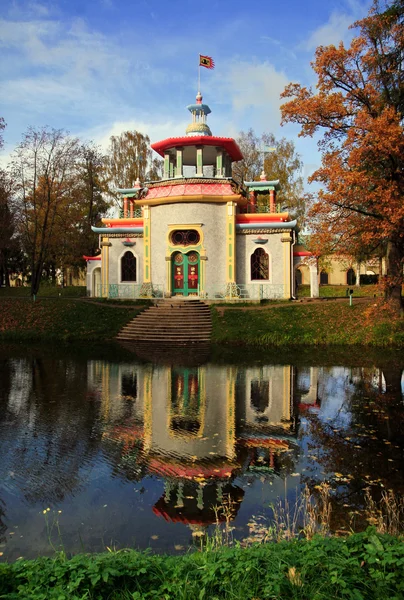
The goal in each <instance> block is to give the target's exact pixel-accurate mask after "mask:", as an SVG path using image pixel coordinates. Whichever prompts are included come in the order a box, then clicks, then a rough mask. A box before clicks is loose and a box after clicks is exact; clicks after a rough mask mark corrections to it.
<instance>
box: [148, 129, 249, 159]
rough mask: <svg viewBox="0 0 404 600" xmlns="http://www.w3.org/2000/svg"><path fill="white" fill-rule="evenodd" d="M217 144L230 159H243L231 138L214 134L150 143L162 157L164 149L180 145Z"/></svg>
mask: <svg viewBox="0 0 404 600" xmlns="http://www.w3.org/2000/svg"><path fill="white" fill-rule="evenodd" d="M196 145H198V146H199V145H201V146H219V147H220V148H224V149H225V150H226V152H227V154H228V155H229V156H230V158H231V159H232V161H238V160H243V158H244V157H243V154H242V152H241V150H240V148H239V147H238V145H237V143H236V142H235V140H233V138H224V137H216V136H214V135H192V136H186V137H176V138H167V139H165V140H161V142H155V143H154V144H151V147H152V148H153V150H155V151H156V152H157V153H158V154H160V156H162V157H164V151H165V150H170V149H171V148H177V147H180V146H196Z"/></svg>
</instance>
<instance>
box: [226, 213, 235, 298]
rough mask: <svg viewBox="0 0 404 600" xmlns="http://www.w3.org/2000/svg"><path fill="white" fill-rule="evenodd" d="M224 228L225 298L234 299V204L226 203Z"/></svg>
mask: <svg viewBox="0 0 404 600" xmlns="http://www.w3.org/2000/svg"><path fill="white" fill-rule="evenodd" d="M226 228H227V231H226V298H235V297H236V296H237V285H236V203H235V202H228V203H227V219H226Z"/></svg>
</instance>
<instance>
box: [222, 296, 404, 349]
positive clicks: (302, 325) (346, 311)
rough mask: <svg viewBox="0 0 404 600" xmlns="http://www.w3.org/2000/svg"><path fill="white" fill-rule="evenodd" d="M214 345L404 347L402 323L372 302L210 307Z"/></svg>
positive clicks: (387, 310) (389, 312)
mask: <svg viewBox="0 0 404 600" xmlns="http://www.w3.org/2000/svg"><path fill="white" fill-rule="evenodd" d="M212 317H213V336H212V341H213V342H217V343H225V344H247V345H259V346H319V345H370V346H375V347H387V346H399V347H403V346H404V319H403V318H400V317H397V316H395V315H394V314H392V313H391V311H390V309H389V308H388V307H387V306H386V305H383V304H379V303H375V302H373V301H370V302H369V303H355V300H353V306H349V301H348V300H347V301H346V302H338V303H337V302H332V301H331V302H320V303H314V302H313V303H308V304H306V303H298V302H297V303H288V304H283V305H278V306H270V305H268V307H267V308H265V309H264V308H262V307H261V308H260V309H257V308H256V309H254V308H251V309H243V310H239V309H237V308H232V309H226V308H224V309H222V310H221V309H220V307H215V308H213V309H212Z"/></svg>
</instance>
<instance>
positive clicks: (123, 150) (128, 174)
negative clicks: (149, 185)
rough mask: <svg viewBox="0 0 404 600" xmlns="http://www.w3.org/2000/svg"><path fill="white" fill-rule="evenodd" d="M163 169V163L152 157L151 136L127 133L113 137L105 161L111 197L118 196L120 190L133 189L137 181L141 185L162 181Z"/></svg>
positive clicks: (135, 132)
mask: <svg viewBox="0 0 404 600" xmlns="http://www.w3.org/2000/svg"><path fill="white" fill-rule="evenodd" d="M161 169H162V161H161V160H159V159H158V158H153V154H152V150H151V148H150V139H149V136H147V135H143V134H142V133H140V132H139V131H124V132H123V133H121V135H120V136H114V135H113V136H112V137H111V143H110V146H109V149H108V152H107V155H106V158H105V172H106V179H107V181H108V185H109V191H110V193H111V195H113V196H115V197H116V194H114V191H115V190H116V189H117V188H131V187H134V185H135V182H136V180H137V179H138V180H139V181H140V182H141V183H144V182H145V181H147V180H149V181H153V180H156V179H159V177H160V176H161Z"/></svg>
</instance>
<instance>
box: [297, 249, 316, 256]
mask: <svg viewBox="0 0 404 600" xmlns="http://www.w3.org/2000/svg"><path fill="white" fill-rule="evenodd" d="M293 256H313V254H312V253H311V252H309V251H308V250H298V251H297V252H293Z"/></svg>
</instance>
